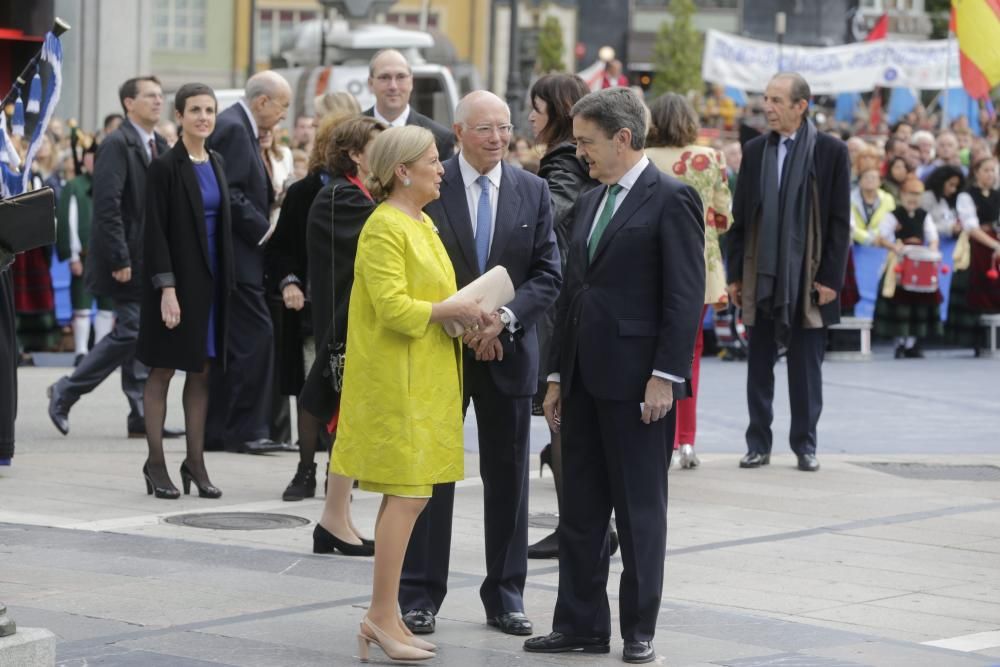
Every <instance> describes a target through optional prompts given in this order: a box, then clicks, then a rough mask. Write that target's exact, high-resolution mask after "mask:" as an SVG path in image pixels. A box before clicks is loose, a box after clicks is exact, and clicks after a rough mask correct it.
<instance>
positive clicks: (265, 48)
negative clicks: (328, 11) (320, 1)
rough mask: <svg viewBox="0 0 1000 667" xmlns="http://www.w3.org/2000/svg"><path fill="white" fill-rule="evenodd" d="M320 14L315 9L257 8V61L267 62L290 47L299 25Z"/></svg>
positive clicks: (316, 17)
mask: <svg viewBox="0 0 1000 667" xmlns="http://www.w3.org/2000/svg"><path fill="white" fill-rule="evenodd" d="M318 18H320V14H319V12H318V11H317V10H315V9H280V10H279V9H259V10H257V30H256V35H255V37H256V41H255V49H256V51H257V54H256V55H257V61H258V62H268V61H269V60H270V59H271V56H272V55H276V54H279V53H281V52H282V50H285V49H289V48H291V47H292V46H293V45H294V43H295V33H296V31H297V30H298V28H299V25H300V24H302V23H305V22H306V21H315V20H316V19H318Z"/></svg>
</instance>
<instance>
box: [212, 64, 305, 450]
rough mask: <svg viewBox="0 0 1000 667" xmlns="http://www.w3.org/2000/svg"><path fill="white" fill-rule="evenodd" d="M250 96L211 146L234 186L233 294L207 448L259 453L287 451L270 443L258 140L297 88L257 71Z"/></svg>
mask: <svg viewBox="0 0 1000 667" xmlns="http://www.w3.org/2000/svg"><path fill="white" fill-rule="evenodd" d="M245 92H246V95H245V96H244V97H243V98H242V99H240V101H239V102H237V103H236V104H234V105H233V106H231V107H229V108H228V109H226V110H225V111H223V112H222V113H220V114H219V117H218V120H217V121H216V123H215V131H214V132H212V136H211V137H209V140H208V146H209V148H211V149H212V150H214V151H217V152H218V153H219V154H220V155H221V156H222V158H223V161H224V164H225V170H226V180H227V181H228V184H229V206H230V210H231V215H232V225H233V259H234V263H235V265H236V289H235V290H233V293H232V296H231V297H230V302H229V304H230V311H229V328H228V333H227V346H226V358H227V365H226V370H225V371H224V372H223V371H222V370H221V368H220V367H218V366H214V367H213V369H212V376H211V389H210V393H211V400H210V402H209V413H208V425H207V427H206V447H205V448H206V449H222V448H225V449H227V450H229V451H236V452H246V453H250V454H260V453H264V452H273V451H278V450H281V449H284V448H285V446H284V445H283V444H282V443H277V442H273V441H272V440H270V439H269V438H268V435H269V432H270V428H269V421H270V414H271V389H272V380H273V368H274V348H273V345H272V341H271V338H272V336H273V329H272V325H271V314H270V311H269V310H268V307H267V301H266V298H265V293H264V250H263V248H262V245H261V244H262V243H263V242H264V241H265V240H266V238H267V237H268V235H269V234H270V232H271V223H270V213H271V204H272V202H273V201H274V189H273V188H272V187H271V181H270V178H269V177H268V175H267V169H266V168H265V167H264V160H263V157H262V156H261V152H260V145H259V144H258V137H259V134H260V132H261V131H262V130H270V129H272V128H274V127H275V126H277V125H278V123H280V122H281V121H282V119H284V117H285V115H286V114H287V113H288V106H289V104H290V103H291V97H292V91H291V88H289V86H288V82H287V81H285V80H284V79H283V78H282V77H281V76H280V75H279V74H277V73H275V72H272V71H270V70H268V71H265V72H258V73H257V74H254V75H253V76H252V77H250V78H249V79H248V80H247V84H246V91H245Z"/></svg>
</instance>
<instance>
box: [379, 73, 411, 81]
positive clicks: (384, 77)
mask: <svg viewBox="0 0 1000 667" xmlns="http://www.w3.org/2000/svg"><path fill="white" fill-rule="evenodd" d="M410 76H412V75H410V74H405V73H400V74H396V75H393V74H379V75H378V76H377V77H375V80H376V81H378V82H379V83H390V82H392V81H393V80H395V81H396V83H402V82H403V81H406V80H407V79H409V78H410Z"/></svg>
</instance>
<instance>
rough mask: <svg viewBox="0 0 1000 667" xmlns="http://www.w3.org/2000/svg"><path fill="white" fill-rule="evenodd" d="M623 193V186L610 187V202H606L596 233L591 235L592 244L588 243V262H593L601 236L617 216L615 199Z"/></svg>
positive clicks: (598, 220)
mask: <svg viewBox="0 0 1000 667" xmlns="http://www.w3.org/2000/svg"><path fill="white" fill-rule="evenodd" d="M621 191H622V186H620V185H618V184H617V183H615V184H614V185H612V186H609V187H608V200H607V201H606V202H604V208H603V209H601V215H600V217H598V218H597V224H596V225H594V232H593V233H592V234H591V235H590V242H589V243H587V259H588V260H591V261H592V260H593V259H594V253H595V252H597V244H598V243H600V242H601V235H602V234H604V230H605V229H607V227H608V223H609V222H611V218H612V216H614V214H615V199H617V198H618V193H619V192H621Z"/></svg>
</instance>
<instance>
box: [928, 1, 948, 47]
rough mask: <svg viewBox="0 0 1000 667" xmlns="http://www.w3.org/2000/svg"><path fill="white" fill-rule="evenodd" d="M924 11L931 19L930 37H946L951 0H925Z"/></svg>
mask: <svg viewBox="0 0 1000 667" xmlns="http://www.w3.org/2000/svg"><path fill="white" fill-rule="evenodd" d="M924 11H925V12H927V15H928V16H929V17H930V19H931V39H948V24H949V23H950V20H951V0H925V4H924Z"/></svg>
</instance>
